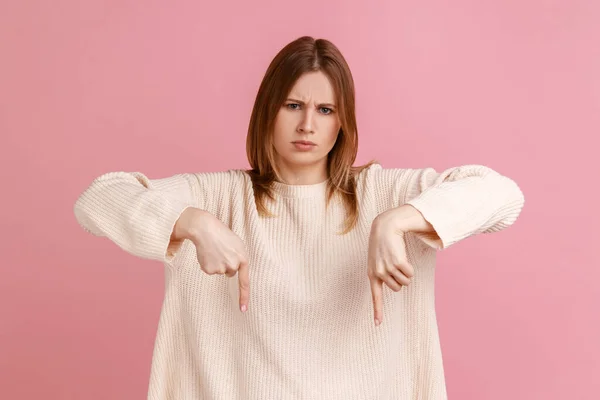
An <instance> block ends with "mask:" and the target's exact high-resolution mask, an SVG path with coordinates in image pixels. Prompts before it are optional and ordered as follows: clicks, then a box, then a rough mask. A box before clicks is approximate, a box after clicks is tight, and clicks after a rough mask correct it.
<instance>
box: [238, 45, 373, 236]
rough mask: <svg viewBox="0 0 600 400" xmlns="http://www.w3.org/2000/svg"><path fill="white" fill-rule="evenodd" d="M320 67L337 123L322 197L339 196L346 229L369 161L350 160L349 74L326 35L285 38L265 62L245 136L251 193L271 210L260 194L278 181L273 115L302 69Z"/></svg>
mask: <svg viewBox="0 0 600 400" xmlns="http://www.w3.org/2000/svg"><path fill="white" fill-rule="evenodd" d="M315 71H322V72H323V73H324V74H325V75H327V77H328V78H329V80H330V82H331V84H332V86H333V89H334V92H335V95H336V104H337V109H338V111H337V112H338V115H339V118H340V124H341V128H340V131H339V132H338V138H337V141H336V143H335V145H334V146H333V148H332V150H331V151H330V152H329V154H328V155H327V175H328V177H329V179H328V181H327V187H328V189H327V190H328V195H327V203H328V204H329V201H330V200H331V198H332V197H333V196H334V195H339V196H341V199H342V202H343V204H344V207H345V209H346V212H347V217H346V220H345V224H344V229H343V231H342V234H345V233H347V232H349V231H351V230H352V229H353V228H354V227H355V225H356V223H357V221H358V201H357V197H356V176H357V175H358V174H359V173H360V171H362V170H363V169H364V168H367V167H369V166H370V165H371V164H373V163H374V161H371V162H369V163H368V164H366V165H363V166H358V167H356V166H353V164H354V161H355V160H356V154H357V152H358V129H357V125H356V114H355V93H354V80H353V78H352V73H351V72H350V68H349V67H348V64H347V63H346V60H345V59H344V57H343V56H342V53H341V52H340V51H339V49H338V48H337V47H336V46H335V45H334V44H333V43H331V42H329V41H328V40H325V39H314V38H312V37H310V36H303V37H300V38H298V39H296V40H294V41H293V42H291V43H289V44H287V45H286V46H285V47H284V48H283V49H281V50H280V51H279V53H278V54H277V55H276V56H275V58H274V59H273V60H272V61H271V64H270V65H269V67H268V68H267V71H266V73H265V76H264V78H263V80H262V82H261V84H260V87H259V89H258V93H257V95H256V100H255V102H254V107H253V109H252V115H251V117H250V123H249V126H248V136H247V137H246V153H247V156H248V161H249V163H250V167H251V169H249V170H247V171H246V172H247V173H248V174H249V175H250V178H251V179H252V184H253V187H254V197H255V201H256V206H257V210H258V213H259V215H261V216H273V214H272V213H271V212H270V211H269V210H268V209H267V207H266V205H265V198H266V197H268V198H270V199H274V196H273V192H272V188H271V184H272V182H273V181H275V180H279V181H281V177H280V173H279V170H278V168H277V164H276V162H275V148H274V146H273V128H274V123H275V117H276V116H277V113H278V112H279V109H280V108H281V107H282V105H283V103H284V101H285V99H286V98H287V96H288V94H289V92H290V91H291V89H292V87H293V85H294V84H295V83H296V81H297V80H298V78H300V76H301V75H302V74H304V73H307V72H315Z"/></svg>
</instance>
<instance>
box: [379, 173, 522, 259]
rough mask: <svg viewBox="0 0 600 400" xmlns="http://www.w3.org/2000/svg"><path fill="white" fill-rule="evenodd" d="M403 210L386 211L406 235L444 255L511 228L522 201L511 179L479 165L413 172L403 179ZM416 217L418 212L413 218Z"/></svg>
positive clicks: (400, 207)
mask: <svg viewBox="0 0 600 400" xmlns="http://www.w3.org/2000/svg"><path fill="white" fill-rule="evenodd" d="M407 178H408V181H407V186H406V189H405V190H406V191H405V193H406V197H405V199H404V202H403V203H404V204H403V205H400V206H399V207H396V208H393V209H391V210H388V211H387V213H389V215H388V216H389V217H392V218H394V219H395V220H396V222H397V223H398V224H400V225H401V228H400V229H402V230H404V231H405V232H407V231H408V232H414V233H415V234H416V235H417V236H418V237H419V238H421V239H422V240H423V241H424V242H425V243H426V244H428V245H429V246H431V247H433V248H436V249H445V248H448V247H449V246H451V245H452V244H454V243H456V242H458V241H460V240H462V239H465V238H467V237H469V236H473V235H476V234H479V233H491V232H498V231H501V230H503V229H505V228H507V227H509V226H510V225H512V224H513V223H514V222H515V221H516V220H517V218H518V217H519V215H520V213H521V210H522V209H523V206H524V203H525V199H524V196H523V192H522V191H521V189H520V188H519V186H518V185H517V184H516V183H515V182H514V181H513V180H512V179H510V178H508V177H506V176H503V175H501V174H499V173H498V172H496V171H494V170H493V169H491V168H488V167H486V166H483V165H465V166H460V167H455V168H449V169H447V170H445V171H443V172H441V173H438V172H436V171H435V170H434V169H433V168H425V169H418V170H413V171H412V172H411V174H409V175H408V177H407ZM416 211H418V212H416Z"/></svg>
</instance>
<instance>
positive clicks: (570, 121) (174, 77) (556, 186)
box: [0, 0, 600, 400]
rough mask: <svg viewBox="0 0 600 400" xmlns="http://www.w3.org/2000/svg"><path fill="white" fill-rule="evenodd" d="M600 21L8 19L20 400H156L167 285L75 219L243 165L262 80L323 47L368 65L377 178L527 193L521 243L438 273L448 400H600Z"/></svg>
mask: <svg viewBox="0 0 600 400" xmlns="http://www.w3.org/2000/svg"><path fill="white" fill-rule="evenodd" d="M369 3H370V4H369ZM368 4H369V5H368ZM598 21H600V7H599V3H598V2H597V1H594V0H589V1H583V0H581V1H574V0H570V1H567V0H563V1H558V0H546V1H542V0H529V1H524V0H521V1H516V0H512V1H501V0H496V1H480V0H460V1H452V2H449V1H439V0H438V1H429V2H415V1H410V2H409V1H392V0H389V1H386V2H373V3H371V2H367V1H358V0H356V1H354V2H350V3H349V2H348V1H329V2H327V1H326V2H322V1H302V2H272V1H266V0H261V1H253V2H243V1H237V2H233V4H228V2H220V3H219V2H215V1H213V2H201V1H195V2H194V1H171V2H168V3H167V2H159V1H155V0H154V1H144V2H141V1H131V0H130V1H124V0H120V1H116V0H113V1H99V0H97V1H75V0H70V1H69V0H62V1H53V2H50V1H31V0H30V1H24V0H20V1H8V0H5V1H2V2H1V3H0V57H1V59H0V132H1V135H2V136H1V137H2V146H1V149H0V152H1V154H0V155H1V157H0V171H1V172H0V174H1V176H0V177H1V178H2V180H1V181H2V184H3V185H2V200H1V201H2V208H1V209H0V213H1V221H2V232H1V235H2V236H1V246H2V250H3V251H2V253H3V254H4V257H3V259H2V262H1V263H0V274H1V277H0V398H2V399H39V398H44V399H48V400H50V399H61V400H62V399H86V400H94V399H111V400H116V399H141V398H145V394H146V387H147V381H148V374H149V365H150V360H151V353H152V346H153V340H154V334H155V330H156V325H157V319H158V315H159V312H160V306H161V301H162V290H163V286H162V285H163V276H162V268H161V265H160V264H157V263H149V262H147V261H142V260H138V259H135V258H133V257H132V256H129V255H127V254H125V253H124V252H122V251H121V250H119V249H117V248H116V246H114V245H112V244H111V243H109V242H108V241H106V240H102V239H96V238H93V237H91V236H88V235H86V234H84V232H83V231H82V230H80V228H78V226H77V225H76V222H75V218H74V216H73V214H72V206H73V203H74V201H75V199H76V197H77V195H78V194H79V192H81V191H82V190H83V189H84V188H85V186H86V185H87V184H89V183H90V182H91V180H92V179H93V178H94V177H95V176H97V175H99V174H101V173H103V172H107V171H111V170H126V171H133V170H139V171H142V172H145V173H146V174H148V175H149V176H151V177H159V176H167V175H170V174H174V173H177V172H182V171H209V170H222V169H226V168H238V167H245V166H246V158H245V149H244V145H245V143H244V138H245V134H246V132H245V130H246V127H247V122H248V118H249V115H250V110H251V106H252V101H253V99H254V95H255V91H256V90H257V88H258V84H259V82H260V79H261V78H262V74H263V73H264V71H265V69H266V67H267V64H268V62H269V61H270V59H271V57H273V56H274V55H275V53H276V52H277V51H278V50H279V49H280V48H281V47H282V46H283V45H284V44H286V43H287V42H289V41H291V40H292V39H295V38H296V37H298V36H301V35H304V34H309V35H313V36H317V37H326V38H329V39H330V40H332V41H333V42H334V43H336V44H337V45H338V46H339V47H340V48H341V50H342V51H343V53H344V54H345V55H346V57H347V59H348V62H349V63H350V66H351V68H352V70H353V73H354V76H355V80H356V85H357V92H358V119H359V127H360V134H361V138H362V142H361V149H360V153H359V161H360V162H364V161H367V160H369V159H371V158H377V159H379V160H380V161H381V162H382V164H383V165H384V166H386V167H424V166H433V167H435V168H440V169H441V168H445V167H448V166H455V165H460V164H467V163H483V164H486V165H488V166H490V167H492V168H495V169H497V170H498V171H500V172H502V173H504V174H506V175H509V176H511V177H512V178H514V179H515V180H516V181H517V182H518V183H519V184H520V186H521V188H522V189H523V191H524V193H525V196H526V206H525V209H524V211H523V213H522V215H521V219H520V220H519V221H518V222H517V223H516V224H515V225H514V226H513V227H511V228H510V229H508V230H507V231H505V232H501V233H498V234H494V235H489V236H487V235H486V236H481V237H475V238H471V239H468V240H466V241H464V242H462V243H460V244H458V245H457V246H456V247H455V248H452V249H449V250H448V251H447V252H442V253H440V258H439V270H438V281H437V282H438V283H437V306H438V313H439V323H440V331H441V340H442V346H443V350H444V362H445V367H446V374H447V384H448V392H449V395H450V398H451V399H461V400H470V399H478V400H479V399H486V400H487V399H489V400H505V399H527V400H530V399H544V400H555V399H556V400H559V399H560V400H564V399H597V398H600V381H599V380H598V376H599V375H600V313H599V312H598V305H599V300H600V296H599V290H598V282H599V281H600V257H599V255H598V252H597V248H598V240H599V239H600V234H599V233H598V223H599V222H600V218H599V217H598V215H599V210H598V205H599V204H600V201H599V200H600V199H599V195H598V192H599V191H598V173H599V172H600V162H599V161H598V160H599V156H598V154H596V153H597V152H598V150H597V149H598V148H600V146H598V144H599V143H598V142H599V139H598V137H599V134H600V111H599V110H600V45H599V43H600V24H599V23H598Z"/></svg>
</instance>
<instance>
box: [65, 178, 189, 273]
mask: <svg viewBox="0 0 600 400" xmlns="http://www.w3.org/2000/svg"><path fill="white" fill-rule="evenodd" d="M198 186H199V184H198V177H197V175H195V174H180V175H175V176H172V177H169V178H162V179H154V180H151V179H148V178H147V177H146V176H145V175H143V174H141V173H139V172H133V173H127V172H110V173H107V174H104V175H101V176H99V177H98V178H96V179H95V180H94V181H93V182H92V183H91V185H89V187H87V188H86V189H85V190H84V191H83V193H81V194H80V196H79V197H78V199H77V201H76V202H75V206H74V213H75V217H76V219H77V222H78V223H79V225H80V226H81V227H82V228H83V229H84V230H85V231H87V232H89V233H91V234H93V235H95V236H100V237H106V238H108V239H109V240H111V241H112V242H114V243H115V244H117V245H118V246H119V247H120V248H122V249H123V250H125V251H126V252H128V253H130V254H132V255H135V256H138V257H141V258H145V259H151V260H156V261H162V262H165V263H168V262H170V261H172V259H173V258H174V255H175V253H176V252H177V250H178V249H179V246H180V245H181V243H173V242H172V241H171V234H172V231H173V228H174V226H175V223H176V222H177V220H178V219H179V216H180V215H181V213H182V212H183V211H184V210H185V209H186V208H188V207H199V200H198V199H199V197H200V196H199V195H198V193H197V192H198Z"/></svg>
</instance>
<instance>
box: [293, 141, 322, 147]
mask: <svg viewBox="0 0 600 400" xmlns="http://www.w3.org/2000/svg"><path fill="white" fill-rule="evenodd" d="M292 143H293V144H300V145H303V146H316V145H317V144H316V143H313V142H311V141H309V140H296V141H293V142H292Z"/></svg>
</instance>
